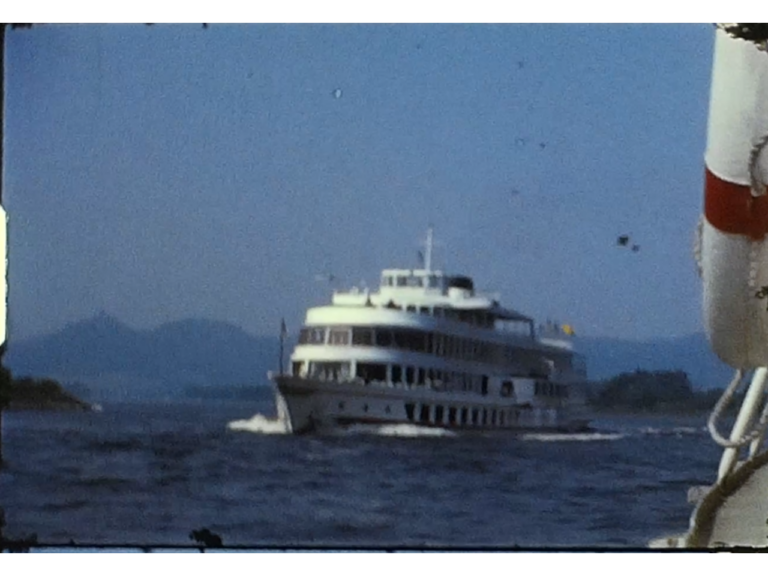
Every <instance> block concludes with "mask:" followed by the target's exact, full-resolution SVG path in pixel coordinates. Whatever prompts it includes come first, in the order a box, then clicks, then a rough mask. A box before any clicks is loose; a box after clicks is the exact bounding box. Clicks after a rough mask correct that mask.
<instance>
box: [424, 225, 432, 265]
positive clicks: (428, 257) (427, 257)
mask: <svg viewBox="0 0 768 576" xmlns="http://www.w3.org/2000/svg"><path fill="white" fill-rule="evenodd" d="M431 269H432V226H430V227H429V228H427V241H426V246H425V250H424V270H426V271H427V272H429V271H430V270H431Z"/></svg>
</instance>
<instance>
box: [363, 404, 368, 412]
mask: <svg viewBox="0 0 768 576" xmlns="http://www.w3.org/2000/svg"><path fill="white" fill-rule="evenodd" d="M363 412H368V404H363Z"/></svg>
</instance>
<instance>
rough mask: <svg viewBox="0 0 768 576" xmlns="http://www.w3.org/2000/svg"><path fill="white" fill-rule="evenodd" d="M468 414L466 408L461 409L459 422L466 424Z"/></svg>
mask: <svg viewBox="0 0 768 576" xmlns="http://www.w3.org/2000/svg"><path fill="white" fill-rule="evenodd" d="M468 416H469V410H467V409H466V408H462V409H461V423H462V424H466V423H467V420H468Z"/></svg>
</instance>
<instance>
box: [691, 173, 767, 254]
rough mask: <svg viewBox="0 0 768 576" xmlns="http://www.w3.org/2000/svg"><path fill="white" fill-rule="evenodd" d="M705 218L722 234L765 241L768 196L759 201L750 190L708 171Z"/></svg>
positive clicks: (760, 198)
mask: <svg viewBox="0 0 768 576" xmlns="http://www.w3.org/2000/svg"><path fill="white" fill-rule="evenodd" d="M704 215H705V216H706V218H707V220H708V221H709V223H710V224H712V226H714V227H715V228H717V229H718V230H720V231H721V232H728V233H729V234H741V235H742V236H748V237H749V238H751V239H752V240H762V239H763V238H764V237H765V236H766V234H768V195H764V196H758V197H757V198H755V197H754V196H752V192H751V191H750V188H749V186H744V185H742V184H734V183H733V182H727V181H725V180H722V179H720V178H718V177H717V176H715V175H714V174H712V172H710V171H709V169H708V168H707V170H706V179H705V183H704Z"/></svg>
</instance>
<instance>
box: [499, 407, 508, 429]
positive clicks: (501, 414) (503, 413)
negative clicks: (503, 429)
mask: <svg viewBox="0 0 768 576" xmlns="http://www.w3.org/2000/svg"><path fill="white" fill-rule="evenodd" d="M505 415H506V413H505V412H504V410H502V411H500V412H499V426H504V416H505Z"/></svg>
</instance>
